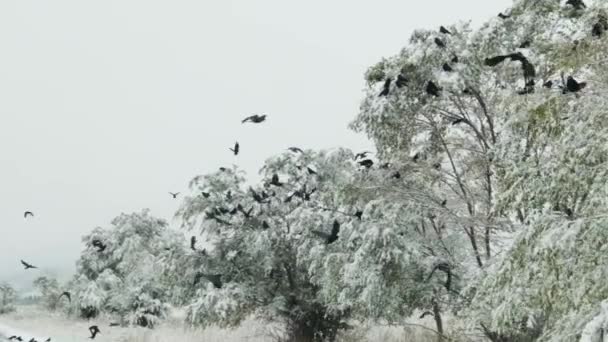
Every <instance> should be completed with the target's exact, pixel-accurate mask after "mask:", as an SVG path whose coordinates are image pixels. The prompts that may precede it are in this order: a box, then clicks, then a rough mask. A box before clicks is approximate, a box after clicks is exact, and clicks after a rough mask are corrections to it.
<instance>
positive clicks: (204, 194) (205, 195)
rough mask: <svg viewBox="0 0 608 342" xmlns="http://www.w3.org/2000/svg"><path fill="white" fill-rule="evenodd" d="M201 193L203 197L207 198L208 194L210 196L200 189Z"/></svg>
mask: <svg viewBox="0 0 608 342" xmlns="http://www.w3.org/2000/svg"><path fill="white" fill-rule="evenodd" d="M201 194H202V195H203V197H205V198H209V196H211V194H210V193H208V192H204V191H201Z"/></svg>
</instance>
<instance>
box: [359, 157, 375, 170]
mask: <svg viewBox="0 0 608 342" xmlns="http://www.w3.org/2000/svg"><path fill="white" fill-rule="evenodd" d="M358 163H359V165H361V166H365V168H366V169H369V168H370V167H372V165H374V162H373V161H372V160H371V159H364V160H362V161H360V162H358Z"/></svg>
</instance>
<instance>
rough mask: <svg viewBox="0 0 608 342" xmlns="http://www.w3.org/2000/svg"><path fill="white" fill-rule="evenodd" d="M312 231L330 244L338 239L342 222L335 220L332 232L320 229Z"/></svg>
mask: <svg viewBox="0 0 608 342" xmlns="http://www.w3.org/2000/svg"><path fill="white" fill-rule="evenodd" d="M312 232H313V233H315V234H316V235H317V236H319V237H322V238H323V239H325V242H326V243H327V244H328V245H329V244H331V243H333V242H334V241H336V240H338V233H340V222H338V220H334V225H333V227H332V229H331V233H330V234H327V233H325V232H322V231H318V230H313V231H312Z"/></svg>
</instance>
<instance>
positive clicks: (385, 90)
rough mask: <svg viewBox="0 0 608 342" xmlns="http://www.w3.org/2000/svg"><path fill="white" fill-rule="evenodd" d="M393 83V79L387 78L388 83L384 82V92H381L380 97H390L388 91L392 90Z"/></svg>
mask: <svg viewBox="0 0 608 342" xmlns="http://www.w3.org/2000/svg"><path fill="white" fill-rule="evenodd" d="M391 81H392V79H391V78H390V77H389V78H387V79H386V81H384V87H383V88H382V91H381V92H380V94H378V97H381V96H386V95H388V91H389V90H390V88H391Z"/></svg>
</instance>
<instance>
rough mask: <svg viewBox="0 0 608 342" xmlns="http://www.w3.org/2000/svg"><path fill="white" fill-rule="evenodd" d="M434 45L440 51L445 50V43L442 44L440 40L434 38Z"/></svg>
mask: <svg viewBox="0 0 608 342" xmlns="http://www.w3.org/2000/svg"><path fill="white" fill-rule="evenodd" d="M435 44H436V45H437V46H439V47H440V48H442V49H443V48H445V43H444V42H443V40H441V39H439V38H435Z"/></svg>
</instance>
